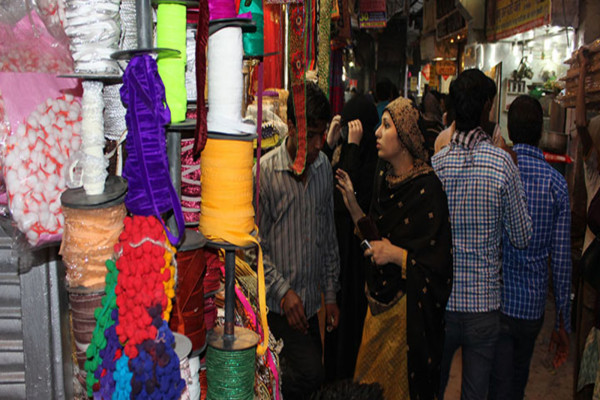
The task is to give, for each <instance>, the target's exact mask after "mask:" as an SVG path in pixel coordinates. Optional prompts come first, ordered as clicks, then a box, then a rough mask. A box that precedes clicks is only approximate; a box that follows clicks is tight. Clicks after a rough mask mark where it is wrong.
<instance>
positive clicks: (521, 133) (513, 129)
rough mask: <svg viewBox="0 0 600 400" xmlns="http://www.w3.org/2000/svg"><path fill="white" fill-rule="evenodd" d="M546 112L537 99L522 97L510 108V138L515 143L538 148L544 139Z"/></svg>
mask: <svg viewBox="0 0 600 400" xmlns="http://www.w3.org/2000/svg"><path fill="white" fill-rule="evenodd" d="M543 124H544V112H543V111H542V105H541V104H540V102H539V101H537V99H535V98H533V97H531V96H528V95H521V96H519V97H517V98H516V99H515V100H514V101H513V102H512V103H511V104H510V107H509V108H508V137H509V138H510V140H512V141H513V143H515V144H517V143H524V144H529V145H531V146H537V145H538V143H539V142H540V139H541V138H542V126H543Z"/></svg>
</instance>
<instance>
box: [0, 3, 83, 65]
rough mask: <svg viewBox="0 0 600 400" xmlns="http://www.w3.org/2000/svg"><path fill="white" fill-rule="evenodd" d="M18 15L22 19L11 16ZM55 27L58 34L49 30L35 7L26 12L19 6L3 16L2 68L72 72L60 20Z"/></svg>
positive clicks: (0, 31)
mask: <svg viewBox="0 0 600 400" xmlns="http://www.w3.org/2000/svg"><path fill="white" fill-rule="evenodd" d="M12 3H16V2H12ZM56 7H58V5H56ZM48 12H49V13H52V12H53V11H48ZM56 13H58V10H56ZM17 17H21V18H20V20H18V21H13V20H11V19H12V18H17ZM57 18H58V17H57ZM52 28H53V31H54V32H55V35H57V36H58V38H57V37H55V36H53V35H52V34H51V33H50V32H49V31H48V29H47V28H46V25H45V24H44V22H43V21H42V19H41V18H40V16H39V15H38V13H37V12H36V11H35V10H32V11H31V12H29V13H26V14H25V15H24V16H22V15H21V13H20V12H19V11H18V10H17V11H15V12H12V13H11V14H10V16H9V17H8V18H2V19H0V72H45V73H53V74H64V73H70V72H72V71H73V59H72V58H71V53H70V52H69V49H68V39H67V37H66V35H65V34H64V31H62V30H61V29H60V28H61V25H60V21H58V20H57V21H55V22H54V24H53V25H52ZM61 32H62V33H61Z"/></svg>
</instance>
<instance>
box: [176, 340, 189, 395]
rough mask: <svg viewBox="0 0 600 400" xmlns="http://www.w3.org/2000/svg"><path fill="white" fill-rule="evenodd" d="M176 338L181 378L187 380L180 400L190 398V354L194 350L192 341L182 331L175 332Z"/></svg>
mask: <svg viewBox="0 0 600 400" xmlns="http://www.w3.org/2000/svg"><path fill="white" fill-rule="evenodd" d="M173 336H174V338H175V353H176V354H177V357H179V370H180V373H181V379H183V380H184V381H185V389H184V390H183V393H181V397H180V398H179V399H180V400H190V399H191V397H190V391H189V386H190V383H191V379H192V373H191V370H190V363H189V360H188V356H189V354H190V353H191V352H192V341H191V340H190V339H189V338H188V337H187V336H185V335H182V334H181V333H176V332H173Z"/></svg>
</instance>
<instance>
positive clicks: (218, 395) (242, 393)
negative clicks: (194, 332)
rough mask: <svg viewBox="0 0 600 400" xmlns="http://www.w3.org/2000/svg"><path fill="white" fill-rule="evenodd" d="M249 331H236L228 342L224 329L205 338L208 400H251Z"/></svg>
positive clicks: (252, 339) (252, 344)
mask: <svg viewBox="0 0 600 400" xmlns="http://www.w3.org/2000/svg"><path fill="white" fill-rule="evenodd" d="M259 339H260V338H259V337H258V335H257V334H256V333H254V332H252V331H251V330H248V329H245V328H240V327H237V326H236V327H235V334H234V335H233V337H231V338H228V337H227V335H225V334H224V330H223V327H216V328H215V329H214V330H212V331H210V332H209V334H208V338H207V341H208V350H207V351H206V380H207V383H208V392H207V395H206V399H207V400H253V399H254V372H255V371H254V367H255V363H256V345H257V343H258V341H259Z"/></svg>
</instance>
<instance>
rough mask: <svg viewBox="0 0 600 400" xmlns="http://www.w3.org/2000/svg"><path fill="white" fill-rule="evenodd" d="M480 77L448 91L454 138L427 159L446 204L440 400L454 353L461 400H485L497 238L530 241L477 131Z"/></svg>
mask: <svg viewBox="0 0 600 400" xmlns="http://www.w3.org/2000/svg"><path fill="white" fill-rule="evenodd" d="M486 80H487V78H486V76H485V75H484V74H483V73H482V72H481V71H479V70H476V69H472V70H467V71H464V72H463V73H461V74H460V75H459V76H458V78H457V79H456V80H455V81H454V82H453V83H452V85H451V86H450V98H451V101H452V103H453V105H454V108H455V110H456V131H455V132H454V134H453V135H452V139H451V141H450V144H449V145H448V146H446V147H445V148H443V149H442V150H441V151H440V152H438V153H437V154H436V155H435V156H434V157H433V158H432V165H433V168H434V169H435V172H436V173H437V175H438V177H439V178H440V181H441V182H442V184H443V186H444V189H445V191H446V194H447V196H448V208H449V210H450V223H451V226H452V251H453V259H454V282H453V286H452V294H451V295H450V299H449V301H448V305H447V307H446V338H445V342H444V355H443V357H442V366H441V369H442V372H441V389H440V391H441V393H440V398H441V399H443V397H444V390H445V388H446V384H447V382H448V375H449V372H450V365H451V364H452V358H453V356H454V353H455V352H456V350H457V349H458V348H459V347H462V361H463V362H462V386H461V387H462V389H461V390H462V395H461V399H474V400H480V399H485V398H486V396H487V392H488V387H489V382H490V373H491V369H492V364H493V360H494V352H495V346H496V342H497V340H498V337H499V333H500V311H499V309H500V290H501V281H500V267H501V262H502V261H501V252H502V235H503V233H504V232H505V233H506V236H507V238H508V240H510V242H511V243H512V245H513V246H514V247H516V248H525V247H527V245H528V244H529V241H530V238H531V234H532V224H531V218H530V217H529V213H528V211H527V203H526V198H525V192H524V191H523V186H522V184H521V179H520V177H519V171H518V169H517V167H516V166H515V164H514V162H513V161H512V159H511V157H510V155H509V154H508V153H507V152H505V151H504V150H501V149H499V148H497V147H495V146H494V145H493V143H492V141H491V138H490V136H488V135H487V134H486V133H485V132H484V131H483V130H482V129H481V127H480V123H481V120H482V119H484V120H485V118H482V117H483V116H484V115H487V114H489V111H490V108H491V100H490V99H489V94H488V91H487V90H486V86H487V84H486Z"/></svg>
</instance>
